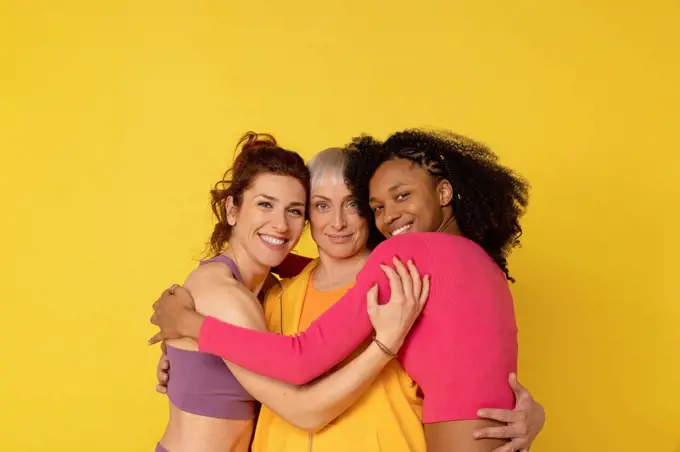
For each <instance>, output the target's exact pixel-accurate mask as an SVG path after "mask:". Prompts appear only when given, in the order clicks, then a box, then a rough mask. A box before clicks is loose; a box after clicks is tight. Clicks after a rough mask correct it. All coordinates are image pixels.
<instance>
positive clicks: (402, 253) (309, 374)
mask: <svg viewBox="0 0 680 452" xmlns="http://www.w3.org/2000/svg"><path fill="white" fill-rule="evenodd" d="M424 235H425V234H416V233H411V234H405V235H404V236H397V237H394V238H391V239H389V240H387V241H385V242H383V243H382V244H381V245H380V246H378V247H377V248H376V249H375V250H374V251H373V252H372V253H371V255H370V257H369V259H368V261H367V263H366V265H365V266H364V268H363V269H362V270H361V272H359V275H358V276H357V282H356V284H355V285H354V287H353V288H352V289H350V290H349V291H347V293H346V294H345V295H344V296H343V297H342V298H341V299H340V300H339V301H338V302H337V303H335V304H334V305H333V306H332V307H331V308H330V309H328V310H327V311H326V312H325V313H324V314H323V315H321V316H320V317H319V318H318V319H317V320H316V321H315V322H313V323H312V324H311V325H310V326H309V328H307V329H306V330H305V331H304V332H302V333H300V334H299V335H297V336H292V337H291V336H282V335H279V334H275V333H267V332H262V331H256V330H250V329H247V328H241V327H237V326H234V325H231V324H227V323H223V322H220V321H219V320H217V319H215V318H211V317H207V318H206V319H205V321H204V323H203V326H202V328H201V331H200V335H199V350H200V351H202V352H206V353H211V354H214V355H218V356H220V357H222V358H224V359H226V360H227V361H230V362H232V363H234V364H236V365H238V366H241V367H244V368H246V369H249V370H251V371H253V372H256V373H258V374H261V375H264V376H267V377H270V378H275V379H277V380H281V381H285V382H288V383H292V384H298V385H299V384H305V383H307V382H309V381H311V380H313V379H314V378H316V377H318V376H319V375H321V374H323V373H324V372H326V371H328V370H329V369H331V368H332V367H333V366H335V365H336V364H338V363H339V362H340V361H341V360H343V359H344V358H346V357H347V356H349V354H350V353H352V352H353V351H354V350H355V349H356V348H357V347H358V346H359V345H360V344H361V343H362V342H363V341H364V340H365V339H366V338H367V337H368V336H369V335H370V334H371V332H372V331H373V327H372V325H371V322H370V320H369V317H368V312H367V309H366V292H368V290H369V289H370V288H371V287H372V286H373V285H374V284H376V283H377V284H378V286H379V293H378V302H379V303H381V304H384V303H386V302H387V301H388V300H389V298H390V292H389V282H388V279H387V277H386V276H385V274H384V273H383V271H382V270H381V269H380V264H387V265H391V264H392V258H393V257H394V256H397V257H399V258H400V259H401V260H402V261H403V262H406V260H407V259H413V261H414V263H415V264H416V266H418V268H419V270H420V271H421V274H424V273H423V271H422V269H421V268H429V269H433V264H432V262H430V257H429V253H428V251H427V250H428V248H427V246H425V245H424V240H425V237H424ZM421 264H422V267H421Z"/></svg>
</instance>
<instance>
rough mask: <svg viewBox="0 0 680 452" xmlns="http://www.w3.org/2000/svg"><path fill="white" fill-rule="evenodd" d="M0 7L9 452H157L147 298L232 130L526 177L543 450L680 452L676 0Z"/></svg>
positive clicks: (194, 219) (0, 329)
mask: <svg viewBox="0 0 680 452" xmlns="http://www.w3.org/2000/svg"><path fill="white" fill-rule="evenodd" d="M0 4H1V5H2V6H0V8H1V9H0V46H1V47H0V49H1V50H0V51H1V52H2V53H1V54H0V65H1V68H0V69H1V70H0V83H1V88H0V149H1V150H2V164H1V166H0V167H1V169H0V172H1V173H0V184H2V185H1V186H0V188H1V189H2V192H1V197H2V213H1V215H2V222H1V224H2V234H1V235H0V240H2V248H1V250H2V254H3V259H2V265H3V267H2V269H1V270H2V272H1V273H0V274H1V275H2V284H1V286H0V287H1V288H2V301H1V302H0V303H1V304H0V306H2V310H1V311H0V339H1V340H2V360H1V361H0V362H1V363H2V370H1V372H0V416H2V422H0V450H2V451H3V452H9V451H83V452H84V451H91V450H99V451H139V452H142V451H150V450H152V449H153V447H154V444H155V441H156V440H157V439H158V438H159V437H160V435H161V432H162V429H163V427H164V423H165V420H166V405H165V400H164V398H163V397H161V396H158V395H156V394H155V393H154V384H155V370H154V369H155V364H156V357H157V355H158V350H157V348H147V347H146V346H145V341H146V339H147V338H148V337H149V336H150V335H151V334H152V332H153V330H152V328H151V326H150V325H149V324H148V322H147V319H148V317H149V315H150V305H151V303H152V302H153V301H154V300H155V298H156V296H157V295H158V294H159V293H160V291H161V290H163V289H164V288H166V287H167V286H168V285H169V284H170V283H173V282H176V281H181V280H182V279H183V277H184V276H185V274H186V273H187V272H188V271H190V270H191V269H192V268H193V267H194V265H195V261H193V259H194V258H196V257H198V256H199V253H200V252H201V251H202V249H203V248H202V246H203V243H204V242H205V240H206V239H207V237H208V234H209V231H210V227H211V218H210V215H209V209H208V202H207V200H208V198H207V194H208V189H209V187H210V185H211V184H212V183H213V182H214V181H216V180H217V178H218V177H219V176H220V175H221V173H222V172H223V171H224V169H226V167H227V166H228V164H229V163H230V162H231V157H232V155H231V150H232V149H233V145H234V144H235V141H236V140H237V138H238V137H239V136H240V134H241V133H242V132H244V131H246V130H249V129H254V130H257V131H266V132H271V133H273V134H275V135H276V137H277V138H279V140H280V141H281V143H282V144H284V145H285V146H287V147H289V148H292V149H294V150H298V151H300V152H301V153H302V154H303V155H304V156H306V157H309V156H311V155H312V154H313V153H314V152H315V151H318V150H320V149H322V148H324V147H328V146H330V145H342V144H344V143H345V142H347V141H348V139H349V138H350V137H351V136H352V135H355V134H358V133H360V132H368V133H373V134H377V135H378V136H380V137H384V136H385V135H386V134H387V133H389V132H391V131H395V130H397V129H402V128H406V127H413V126H434V127H445V128H450V129H454V130H456V131H458V132H461V133H464V134H467V135H470V136H472V137H475V138H477V139H481V140H484V141H486V142H487V143H489V144H490V145H491V146H492V148H493V149H495V150H496V152H497V153H498V154H500V155H501V157H502V159H503V161H504V162H505V163H506V164H508V165H511V166H512V167H514V168H516V169H517V170H519V171H520V172H521V173H522V174H524V175H525V176H526V177H528V178H529V179H530V181H531V183H532V186H533V191H532V197H531V205H530V211H529V214H528V215H527V217H526V218H525V221H524V229H525V236H524V242H523V243H524V245H523V247H522V248H521V249H519V250H518V251H517V252H516V253H515V254H514V255H513V258H512V260H511V268H512V270H513V273H514V275H515V276H516V277H517V280H518V283H517V284H516V285H515V286H514V287H513V291H514V293H515V295H516V304H517V312H518V319H519V324H520V330H521V333H520V340H521V375H520V377H521V381H523V382H524V383H525V384H526V385H527V386H528V387H529V388H530V389H531V390H532V392H533V394H534V395H535V397H536V398H537V399H538V400H540V401H541V402H543V403H544V405H545V407H546V410H547V412H548V424H547V426H546V428H545V430H544V433H543V434H542V436H541V438H540V440H539V441H538V442H537V444H536V446H535V448H534V450H535V451H538V452H541V451H549V452H567V451H595V452H604V451H615V450H616V451H619V450H621V451H623V450H625V451H654V452H678V451H680V327H679V326H678V325H679V324H680V303H679V302H678V296H677V291H676V290H675V289H676V288H675V284H674V283H673V280H674V278H675V273H676V272H677V271H678V270H679V269H680V268H679V266H678V251H679V248H680V247H679V246H678V245H679V244H678V238H677V237H678V233H677V231H678V221H677V208H678V205H679V202H678V201H679V198H680V185H679V183H678V177H680V173H679V172H678V163H679V162H678V160H679V158H678V152H679V151H680V139H679V138H678V137H679V130H678V125H680V115H679V114H678V113H679V111H678V105H679V104H680V89H679V88H678V86H679V85H678V84H679V81H680V67H679V65H680V63H679V62H680V53H679V51H678V48H680V37H679V33H678V32H677V31H674V30H675V29H676V28H677V23H678V17H680V6H679V5H678V3H677V2H674V1H670V0H669V1H652V2H642V1H641V0H640V1H637V2H633V1H627V2H626V1H624V2H621V1H613V0H612V1H604V0H598V1H592V0H591V1H571V2H559V3H557V2H547V1H538V0H534V1H528V0H527V1H520V2H506V1H497V2H490V1H478V2H470V1H443V0H442V1H419V2H415V3H414V2H410V1H409V2H407V1H398V2H394V1H388V0H380V1H359V0H351V1H343V2H319V1H311V0H308V1H293V2H283V1H281V2H274V1H270V2H263V1H255V0H251V1H250V3H249V2H242V1H239V2H236V1H226V0H225V1H221V2H220V1H215V0H203V1H186V2H176V1H137V2H133V1H105V2H103V1H87V2H86V1H81V2H75V1H68V2H38V1H14V2H9V1H2V3H0ZM302 250H303V251H305V252H308V253H311V252H313V248H312V247H311V245H310V242H309V240H308V239H305V241H304V243H303V246H302Z"/></svg>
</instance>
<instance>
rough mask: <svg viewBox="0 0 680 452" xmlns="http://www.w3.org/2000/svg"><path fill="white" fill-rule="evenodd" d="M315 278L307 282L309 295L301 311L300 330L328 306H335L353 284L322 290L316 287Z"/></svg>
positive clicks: (305, 327) (304, 328)
mask: <svg viewBox="0 0 680 452" xmlns="http://www.w3.org/2000/svg"><path fill="white" fill-rule="evenodd" d="M313 279H314V278H309V284H307V295H306V296H305V299H304V301H303V302H302V312H301V313H300V326H299V327H298V331H304V330H306V329H307V327H308V326H309V325H310V324H311V323H312V322H313V321H314V320H316V319H317V318H319V316H321V314H323V313H324V312H326V310H327V309H328V308H330V307H331V306H333V305H334V304H335V302H336V301H338V300H339V299H341V298H342V296H343V295H345V292H347V290H349V288H350V287H351V286H352V284H354V283H352V284H348V285H347V286H345V287H341V288H340V289H335V290H331V291H328V292H321V291H318V290H316V289H315V288H314V285H313V284H312V280H313Z"/></svg>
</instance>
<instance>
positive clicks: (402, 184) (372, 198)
mask: <svg viewBox="0 0 680 452" xmlns="http://www.w3.org/2000/svg"><path fill="white" fill-rule="evenodd" d="M404 185H406V184H404V183H403V182H397V183H396V184H394V185H392V186H391V187H390V188H388V189H387V191H388V192H393V191H395V190H399V189H400V188H401V187H403V186H404ZM374 201H375V196H371V197H370V198H369V199H368V202H374Z"/></svg>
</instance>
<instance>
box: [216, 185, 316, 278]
mask: <svg viewBox="0 0 680 452" xmlns="http://www.w3.org/2000/svg"><path fill="white" fill-rule="evenodd" d="M305 204H306V194H305V189H304V187H303V186H302V184H301V183H300V181H299V180H297V179H295V178H294V177H290V176H280V175H276V174H271V173H262V174H259V175H258V176H256V177H255V179H254V181H253V183H252V184H251V185H250V187H249V188H247V189H246V190H245V191H244V192H243V199H242V202H241V205H240V206H236V205H234V202H233V198H231V197H230V198H228V199H227V221H228V222H229V224H230V225H231V226H232V227H233V229H232V233H231V237H230V240H229V242H230V246H238V247H239V248H242V249H244V250H245V251H246V252H247V253H248V254H249V255H250V257H251V258H252V259H253V261H255V262H256V263H258V264H260V265H262V266H265V267H275V266H277V265H279V264H280V263H281V262H282V261H283V259H284V258H285V257H286V255H287V254H288V253H289V252H290V250H292V249H293V247H295V245H296V244H297V242H298V241H299V240H300V236H301V234H302V230H303V228H304V225H305Z"/></svg>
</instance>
